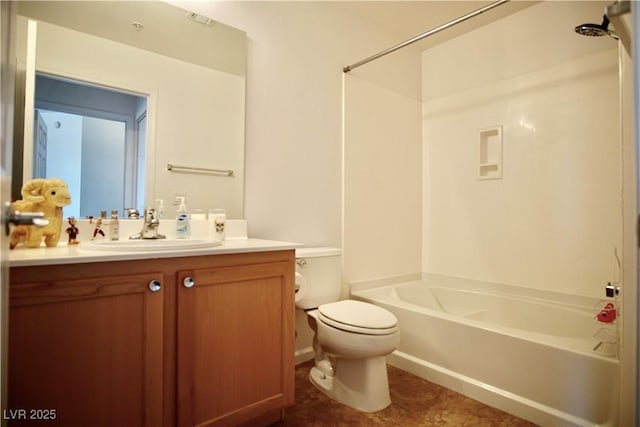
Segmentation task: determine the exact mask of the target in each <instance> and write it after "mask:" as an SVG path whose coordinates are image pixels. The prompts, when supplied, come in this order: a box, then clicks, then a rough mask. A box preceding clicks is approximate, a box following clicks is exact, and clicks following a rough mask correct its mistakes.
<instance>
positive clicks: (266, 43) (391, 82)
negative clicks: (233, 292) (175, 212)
mask: <svg viewBox="0 0 640 427" xmlns="http://www.w3.org/2000/svg"><path fill="white" fill-rule="evenodd" d="M174 3H183V4H185V6H184V7H186V8H188V9H192V10H195V11H197V12H199V13H202V14H204V15H206V16H210V17H212V18H214V19H218V20H220V21H222V22H224V23H226V24H228V25H232V26H234V27H237V28H240V29H241V30H243V31H246V33H247V37H248V38H249V43H248V50H249V53H248V56H249V57H248V62H247V63H248V66H247V67H248V69H247V121H246V126H247V132H246V171H247V172H246V173H247V175H246V185H245V215H246V218H247V219H248V222H249V234H250V235H251V236H254V237H263V238H271V239H279V240H286V241H294V242H301V243H304V244H306V245H316V246H317V245H330V246H341V241H342V236H341V233H342V226H341V220H342V219H341V210H342V206H341V198H342V176H341V175H342V172H341V171H342V117H341V110H342V107H341V103H342V98H341V97H342V74H343V73H342V68H343V67H344V66H346V65H349V64H352V63H354V62H356V61H358V60H360V59H363V58H364V57H367V56H369V55H371V54H373V53H375V52H378V51H380V50H383V49H386V48H388V47H389V46H392V45H394V44H397V43H398V40H396V39H393V38H389V37H387V36H384V35H382V34H380V31H379V30H378V29H377V28H374V27H369V26H367V24H366V23H363V22H359V21H356V20H353V19H350V18H349V17H348V16H346V15H345V14H344V13H341V10H340V2H203V3H198V2H174ZM417 55H418V54H417V53H416V51H415V50H413V49H405V50H404V51H402V52H398V53H396V54H394V55H390V56H389V57H387V58H385V59H384V60H382V61H380V62H379V65H377V66H376V67H375V68H371V67H366V66H365V67H362V68H359V69H357V71H354V72H352V73H353V75H357V76H360V78H361V79H367V80H369V81H372V82H375V84H377V85H379V86H380V87H381V88H388V89H389V90H392V91H395V92H398V93H401V94H403V95H404V96H408V97H411V98H413V99H419V97H420V94H419V88H420V70H419V57H418V56H417ZM400 98H401V97H400ZM367 101H369V99H368V100H367ZM378 125H380V126H388V129H390V128H393V127H394V126H395V125H394V124H382V123H379V124H378ZM349 167H350V166H349V165H345V168H346V169H349ZM371 202H372V203H373V202H374V201H371ZM350 256H351V254H349V253H346V254H345V262H348V261H347V260H348V258H349V257H350Z"/></svg>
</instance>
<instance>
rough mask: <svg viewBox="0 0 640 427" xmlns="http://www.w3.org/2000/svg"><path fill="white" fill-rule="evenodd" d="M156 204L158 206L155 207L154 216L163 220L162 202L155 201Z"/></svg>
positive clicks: (160, 200)
mask: <svg viewBox="0 0 640 427" xmlns="http://www.w3.org/2000/svg"><path fill="white" fill-rule="evenodd" d="M156 203H157V204H158V206H157V207H156V214H157V216H158V219H164V218H165V209H164V200H162V199H156Z"/></svg>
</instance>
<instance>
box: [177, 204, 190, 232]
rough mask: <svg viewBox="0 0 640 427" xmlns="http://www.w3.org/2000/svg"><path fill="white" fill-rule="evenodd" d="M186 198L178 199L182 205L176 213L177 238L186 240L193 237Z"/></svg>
mask: <svg viewBox="0 0 640 427" xmlns="http://www.w3.org/2000/svg"><path fill="white" fill-rule="evenodd" d="M184 199H185V198H184V197H182V196H180V197H176V200H178V201H179V203H180V205H179V206H178V210H177V211H176V230H175V234H176V238H177V239H186V238H188V237H189V236H190V235H191V226H190V224H189V212H188V211H187V205H186V204H185V202H184Z"/></svg>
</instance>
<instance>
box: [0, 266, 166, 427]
mask: <svg viewBox="0 0 640 427" xmlns="http://www.w3.org/2000/svg"><path fill="white" fill-rule="evenodd" d="M162 278H163V276H162V274H154V273H149V274H139V275H124V276H113V277H109V278H91V279H81V280H55V279H50V278H43V279H42V281H37V282H36V281H33V282H29V283H11V285H10V309H9V316H10V321H9V328H10V332H9V409H8V410H7V411H5V413H4V417H5V418H8V419H9V420H15V421H16V422H15V424H16V425H20V426H22V425H29V424H34V425H35V424H37V425H42V424H43V423H45V424H46V425H61V426H109V427H111V426H149V427H152V426H153V427H155V426H159V425H161V422H162V406H161V405H162V332H163V328H162V321H163V318H162V316H163V311H162V308H163V292H162V289H158V286H160V288H161V287H162ZM154 280H155V281H156V282H153V283H150V282H151V281H154ZM150 288H153V289H155V291H154V290H151V289H150ZM43 419H47V422H44V421H42V420H43ZM9 423H10V424H12V421H10V422H9Z"/></svg>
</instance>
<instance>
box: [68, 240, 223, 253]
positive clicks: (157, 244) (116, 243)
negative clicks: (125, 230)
mask: <svg viewBox="0 0 640 427" xmlns="http://www.w3.org/2000/svg"><path fill="white" fill-rule="evenodd" d="M221 244H222V240H210V239H157V240H154V239H142V240H94V241H89V242H82V243H81V244H80V245H78V248H81V249H89V250H96V251H169V250H176V249H201V248H212V247H215V246H220V245H221Z"/></svg>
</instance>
